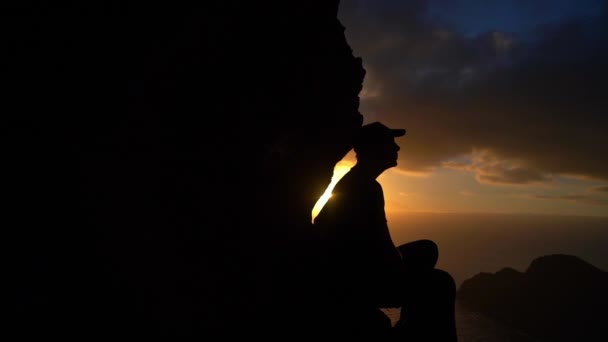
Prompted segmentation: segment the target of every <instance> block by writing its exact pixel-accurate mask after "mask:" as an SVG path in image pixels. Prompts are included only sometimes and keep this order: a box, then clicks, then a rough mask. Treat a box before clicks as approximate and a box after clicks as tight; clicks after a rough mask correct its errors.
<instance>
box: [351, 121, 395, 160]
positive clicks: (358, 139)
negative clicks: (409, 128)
mask: <svg viewBox="0 0 608 342" xmlns="http://www.w3.org/2000/svg"><path fill="white" fill-rule="evenodd" d="M404 135H405V129H393V128H388V127H386V126H385V125H383V124H381V123H380V122H373V123H370V124H367V125H364V126H362V127H361V128H360V129H359V132H357V134H356V136H355V141H354V143H353V148H354V150H355V153H356V154H357V160H358V161H359V162H374V163H377V164H378V166H380V167H384V168H389V167H393V166H396V165H397V152H398V151H399V149H400V148H399V145H397V144H396V143H395V138H396V137H401V136H404Z"/></svg>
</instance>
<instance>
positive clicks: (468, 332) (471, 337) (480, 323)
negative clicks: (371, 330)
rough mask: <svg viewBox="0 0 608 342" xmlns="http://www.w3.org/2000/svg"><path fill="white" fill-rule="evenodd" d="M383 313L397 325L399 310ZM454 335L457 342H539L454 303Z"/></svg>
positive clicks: (389, 310)
mask: <svg viewBox="0 0 608 342" xmlns="http://www.w3.org/2000/svg"><path fill="white" fill-rule="evenodd" d="M383 311H384V313H385V314H386V315H387V316H388V317H390V319H391V322H392V323H393V325H394V324H395V323H397V320H398V319H399V309H386V310H383ZM456 334H457V335H458V342H486V341H487V342H540V341H538V340H536V339H534V338H532V337H530V336H528V335H526V334H525V333H524V332H521V331H518V330H516V329H513V328H510V327H508V326H505V325H504V324H501V323H500V322H497V321H495V320H493V319H490V318H487V317H485V316H483V315H481V314H479V313H475V312H471V311H469V310H467V309H466V308H464V307H462V306H461V305H459V304H458V303H456Z"/></svg>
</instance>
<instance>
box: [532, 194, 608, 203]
mask: <svg viewBox="0 0 608 342" xmlns="http://www.w3.org/2000/svg"><path fill="white" fill-rule="evenodd" d="M530 197H531V198H534V199H541V200H565V201H574V202H578V203H583V204H588V205H608V200H606V199H600V198H593V197H590V196H587V195H580V194H574V195H541V194H535V195H531V196H530Z"/></svg>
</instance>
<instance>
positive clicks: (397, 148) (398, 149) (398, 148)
mask: <svg viewBox="0 0 608 342" xmlns="http://www.w3.org/2000/svg"><path fill="white" fill-rule="evenodd" d="M395 150H397V151H400V150H401V147H399V145H397V143H395Z"/></svg>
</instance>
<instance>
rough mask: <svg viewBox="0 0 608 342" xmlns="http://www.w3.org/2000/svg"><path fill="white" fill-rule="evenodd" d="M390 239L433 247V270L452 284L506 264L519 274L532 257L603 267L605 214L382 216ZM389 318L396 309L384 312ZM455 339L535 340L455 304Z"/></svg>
mask: <svg viewBox="0 0 608 342" xmlns="http://www.w3.org/2000/svg"><path fill="white" fill-rule="evenodd" d="M387 216H388V220H389V228H390V230H391V236H392V238H393V242H394V243H395V244H397V245H399V244H402V243H406V242H409V241H413V240H419V239H430V240H433V241H435V243H436V244H437V245H438V247H439V260H438V264H437V268H441V269H443V270H445V271H447V272H449V273H450V274H451V275H452V276H453V277H454V279H455V281H456V284H457V286H458V287H460V285H462V282H463V281H465V280H466V279H469V278H471V277H472V276H474V275H475V274H477V273H480V272H491V273H494V272H497V271H499V270H500V269H502V268H504V267H511V268H514V269H516V270H518V271H521V272H524V271H525V270H526V269H527V267H528V266H529V264H530V263H531V262H532V260H534V259H535V258H537V257H540V256H543V255H549V254H569V255H574V256H578V257H579V258H581V259H583V260H585V261H587V262H589V263H591V264H592V265H594V266H596V267H598V268H600V269H602V270H604V271H606V270H608V248H606V246H608V217H603V218H602V217H580V216H543V215H504V214H435V213H424V214H421V213H417V214H411V213H410V214H399V215H397V214H395V213H392V214H387ZM385 313H386V314H387V315H388V316H389V317H390V318H391V320H392V321H393V322H396V320H397V319H398V317H399V311H398V310H397V309H389V310H385ZM456 327H457V333H458V336H459V342H473V341H475V342H481V341H493V342H503V341H512V342H528V341H537V340H535V339H533V338H531V337H529V336H527V335H526V334H524V333H523V332H519V331H516V330H514V329H511V328H509V327H507V326H505V325H502V324H501V323H500V322H497V321H495V320H493V319H490V318H488V317H485V316H483V315H482V314H479V313H475V312H471V311H469V310H467V309H466V308H464V307H462V306H461V305H459V304H458V303H457V305H456Z"/></svg>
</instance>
